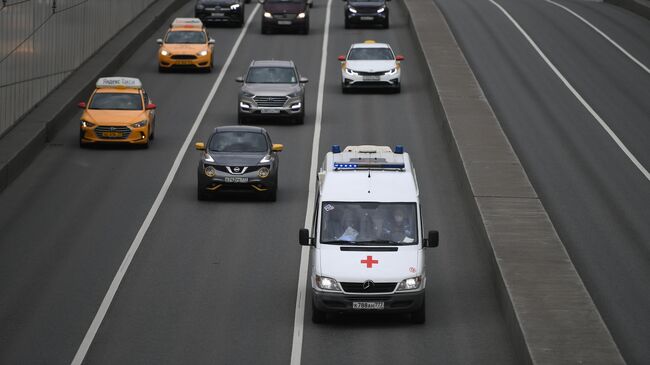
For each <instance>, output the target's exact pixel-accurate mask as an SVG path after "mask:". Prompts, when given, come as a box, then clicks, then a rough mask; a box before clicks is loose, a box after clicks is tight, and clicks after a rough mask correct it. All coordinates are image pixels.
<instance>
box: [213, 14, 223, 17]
mask: <svg viewBox="0 0 650 365" xmlns="http://www.w3.org/2000/svg"><path fill="white" fill-rule="evenodd" d="M212 16H216V17H222V16H223V13H212Z"/></svg>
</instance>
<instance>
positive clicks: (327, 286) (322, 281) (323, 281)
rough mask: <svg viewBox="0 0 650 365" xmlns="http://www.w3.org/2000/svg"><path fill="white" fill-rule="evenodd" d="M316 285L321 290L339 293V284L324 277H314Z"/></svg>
mask: <svg viewBox="0 0 650 365" xmlns="http://www.w3.org/2000/svg"><path fill="white" fill-rule="evenodd" d="M316 285H317V286H318V287H319V288H320V289H323V290H334V291H341V287H340V286H339V283H338V282H337V281H336V280H334V279H332V278H328V277H326V276H318V275H316Z"/></svg>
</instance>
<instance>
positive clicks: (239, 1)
mask: <svg viewBox="0 0 650 365" xmlns="http://www.w3.org/2000/svg"><path fill="white" fill-rule="evenodd" d="M249 1H250V0H248V1H246V2H249ZM244 14H245V13H244V0H197V1H196V4H195V5H194V17H195V18H199V19H201V21H202V22H203V23H204V24H207V23H229V24H235V25H238V26H240V27H241V26H243V25H244Z"/></svg>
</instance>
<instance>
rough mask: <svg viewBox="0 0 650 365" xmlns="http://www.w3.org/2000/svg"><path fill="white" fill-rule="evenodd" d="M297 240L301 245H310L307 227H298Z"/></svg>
mask: <svg viewBox="0 0 650 365" xmlns="http://www.w3.org/2000/svg"><path fill="white" fill-rule="evenodd" d="M298 242H299V243H300V245H301V246H311V240H310V239H309V230H308V229H307V228H300V230H299V231H298Z"/></svg>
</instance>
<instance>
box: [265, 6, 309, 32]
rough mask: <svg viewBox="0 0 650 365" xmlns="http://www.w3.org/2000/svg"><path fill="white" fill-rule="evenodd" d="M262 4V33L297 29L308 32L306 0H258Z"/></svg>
mask: <svg viewBox="0 0 650 365" xmlns="http://www.w3.org/2000/svg"><path fill="white" fill-rule="evenodd" d="M258 1H259V2H260V3H261V4H263V7H262V8H263V12H262V34H268V33H271V32H272V31H283V30H297V31H299V32H300V33H302V34H307V33H309V6H310V4H309V3H308V2H307V0H258Z"/></svg>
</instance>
